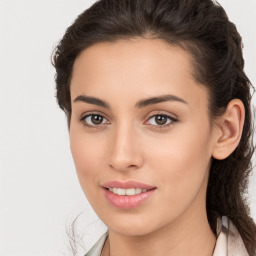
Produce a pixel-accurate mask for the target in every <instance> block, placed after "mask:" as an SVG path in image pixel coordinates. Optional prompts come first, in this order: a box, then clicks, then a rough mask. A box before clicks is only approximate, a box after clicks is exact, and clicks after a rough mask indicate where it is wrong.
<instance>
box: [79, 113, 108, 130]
mask: <svg viewBox="0 0 256 256" xmlns="http://www.w3.org/2000/svg"><path fill="white" fill-rule="evenodd" d="M89 116H101V117H102V118H103V119H105V120H107V123H103V124H99V125H90V124H86V123H85V119H86V118H87V117H89ZM79 122H81V123H82V124H83V125H84V126H86V127H89V128H96V129H97V128H102V126H105V125H106V124H110V122H109V120H108V118H107V117H106V116H105V115H104V114H102V113H101V112H99V111H90V112H86V113H83V114H82V115H81V117H80V118H79Z"/></svg>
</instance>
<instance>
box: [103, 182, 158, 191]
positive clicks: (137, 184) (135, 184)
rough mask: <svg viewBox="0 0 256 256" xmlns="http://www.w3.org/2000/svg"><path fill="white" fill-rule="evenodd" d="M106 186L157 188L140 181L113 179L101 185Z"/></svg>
mask: <svg viewBox="0 0 256 256" xmlns="http://www.w3.org/2000/svg"><path fill="white" fill-rule="evenodd" d="M101 186H102V187H104V188H123V189H128V188H141V189H152V188H155V186H151V185H148V184H144V183H141V182H138V181H133V180H131V181H125V182H124V181H118V180H113V181H109V182H106V183H104V184H102V185H101Z"/></svg>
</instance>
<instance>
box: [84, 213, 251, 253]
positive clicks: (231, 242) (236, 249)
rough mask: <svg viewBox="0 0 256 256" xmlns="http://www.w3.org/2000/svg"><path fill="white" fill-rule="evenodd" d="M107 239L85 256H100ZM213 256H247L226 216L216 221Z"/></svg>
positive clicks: (235, 230) (105, 236) (237, 234)
mask: <svg viewBox="0 0 256 256" xmlns="http://www.w3.org/2000/svg"><path fill="white" fill-rule="evenodd" d="M107 237H108V232H106V233H104V234H103V235H102V236H101V237H100V239H99V240H98V241H97V242H96V244H94V246H93V247H92V248H91V249H90V250H89V251H88V252H87V253H86V254H85V256H100V254H101V251H102V247H103V245H104V242H105V240H106V238H107ZM213 256H249V254H248V252H247V250H246V248H245V245H244V242H243V240H242V238H241V236H240V234H239V232H238V230H237V228H236V227H235V225H234V224H233V222H232V221H231V220H230V219H229V218H227V217H226V216H222V218H219V219H217V241H216V245H215V249H214V252H213Z"/></svg>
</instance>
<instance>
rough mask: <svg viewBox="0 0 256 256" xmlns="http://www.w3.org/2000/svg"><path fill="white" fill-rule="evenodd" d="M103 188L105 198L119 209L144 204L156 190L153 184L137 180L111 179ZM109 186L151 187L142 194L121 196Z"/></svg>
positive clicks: (124, 187) (127, 187) (126, 187)
mask: <svg viewBox="0 0 256 256" xmlns="http://www.w3.org/2000/svg"><path fill="white" fill-rule="evenodd" d="M102 188H103V191H104V195H105V198H106V199H107V200H108V202H109V203H110V204H111V205H112V206H114V207H116V208H119V209H126V210H127V209H133V208H135V207H139V206H140V205H142V204H143V203H144V202H145V201H146V200H148V199H149V198H150V197H151V196H152V195H153V193H154V192H155V191H156V187H155V186H151V185H148V184H144V183H141V182H137V181H126V182H122V181H110V182H107V183H104V184H102ZM108 188H123V189H129V188H141V189H149V190H148V191H146V192H142V193H140V194H136V195H132V196H120V195H116V194H114V193H113V192H111V191H110V190H108Z"/></svg>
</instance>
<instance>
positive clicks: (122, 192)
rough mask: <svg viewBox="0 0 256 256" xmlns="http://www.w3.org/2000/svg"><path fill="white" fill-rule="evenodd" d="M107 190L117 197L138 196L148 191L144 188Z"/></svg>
mask: <svg viewBox="0 0 256 256" xmlns="http://www.w3.org/2000/svg"><path fill="white" fill-rule="evenodd" d="M108 190H109V191H111V192H112V193H114V194H116V195H119V196H134V195H138V194H141V193H143V192H146V191H148V189H146V188H144V189H141V188H128V189H124V188H109V189H108Z"/></svg>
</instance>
